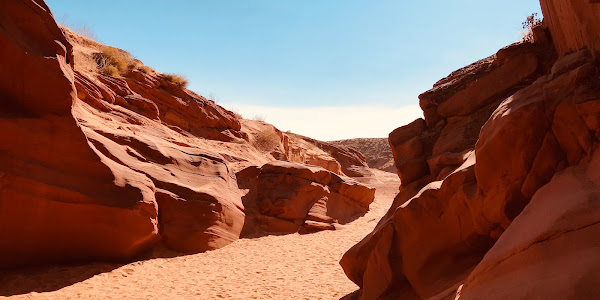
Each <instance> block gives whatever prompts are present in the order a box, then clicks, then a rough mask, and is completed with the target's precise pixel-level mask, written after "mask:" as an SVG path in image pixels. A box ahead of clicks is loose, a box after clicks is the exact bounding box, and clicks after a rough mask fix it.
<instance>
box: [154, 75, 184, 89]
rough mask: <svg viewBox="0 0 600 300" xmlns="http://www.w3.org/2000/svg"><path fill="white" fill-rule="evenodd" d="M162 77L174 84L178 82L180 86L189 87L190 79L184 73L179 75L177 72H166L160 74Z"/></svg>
mask: <svg viewBox="0 0 600 300" xmlns="http://www.w3.org/2000/svg"><path fill="white" fill-rule="evenodd" d="M159 76H160V78H162V79H164V80H166V81H168V82H171V83H173V84H176V85H178V86H180V87H183V88H185V87H187V85H188V83H189V81H188V80H187V78H185V76H183V75H179V74H175V73H165V74H160V75H159Z"/></svg>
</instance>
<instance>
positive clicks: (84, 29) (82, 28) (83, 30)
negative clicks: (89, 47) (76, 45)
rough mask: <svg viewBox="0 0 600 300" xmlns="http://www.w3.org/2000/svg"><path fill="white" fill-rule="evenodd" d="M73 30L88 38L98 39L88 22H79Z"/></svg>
mask: <svg viewBox="0 0 600 300" xmlns="http://www.w3.org/2000/svg"><path fill="white" fill-rule="evenodd" d="M73 31H74V32H75V33H77V34H79V35H80V36H82V37H84V38H86V39H88V40H92V41H94V42H95V41H97V40H98V37H97V36H96V34H95V33H94V31H93V30H92V29H91V28H90V27H89V26H87V25H86V24H79V25H77V26H75V29H74V30H73Z"/></svg>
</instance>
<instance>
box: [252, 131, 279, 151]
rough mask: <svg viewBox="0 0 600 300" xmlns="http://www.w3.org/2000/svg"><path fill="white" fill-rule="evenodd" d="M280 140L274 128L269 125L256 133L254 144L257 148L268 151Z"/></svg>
mask: <svg viewBox="0 0 600 300" xmlns="http://www.w3.org/2000/svg"><path fill="white" fill-rule="evenodd" d="M280 142H281V139H280V138H279V135H278V134H277V132H276V131H275V129H273V128H271V127H269V128H267V129H265V130H264V131H261V132H259V133H258V134H257V135H256V137H255V140H254V146H255V147H256V148H257V149H259V150H262V151H269V150H272V149H273V148H275V147H277V146H278V145H279V143H280Z"/></svg>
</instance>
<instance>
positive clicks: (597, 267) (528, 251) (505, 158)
mask: <svg viewBox="0 0 600 300" xmlns="http://www.w3.org/2000/svg"><path fill="white" fill-rule="evenodd" d="M592 2H593V1H592ZM592 2H590V1H572V2H571V1H542V4H543V7H544V13H545V14H548V16H547V19H548V21H547V22H545V23H546V24H547V26H548V27H543V26H542V27H539V28H536V29H535V30H534V33H535V36H536V42H534V43H520V44H515V45H512V46H509V47H507V48H504V49H502V50H500V51H499V52H498V53H497V54H496V55H494V56H492V57H489V58H487V59H484V60H481V61H479V62H476V63H474V64H472V65H470V66H467V67H465V68H463V69H461V70H458V71H456V72H454V73H452V74H451V75H450V76H448V77H447V78H445V79H442V80H441V81H439V82H438V83H436V84H435V86H434V88H433V89H432V90H430V91H427V92H425V93H424V94H422V95H421V96H420V104H421V107H422V108H423V111H424V116H425V118H424V119H419V120H416V121H415V122H413V123H411V124H408V125H406V126H403V127H400V128H398V129H396V130H395V131H393V132H392V133H391V134H390V137H389V141H390V145H391V146H392V150H393V153H394V159H395V163H396V167H397V169H398V174H399V176H400V178H401V179H402V187H401V190H400V193H399V194H398V196H397V197H396V199H395V202H394V204H393V205H392V207H391V208H390V210H389V212H388V213H387V214H386V216H384V218H383V219H382V220H381V221H380V222H379V224H378V226H377V227H376V229H375V230H374V231H373V232H372V233H371V234H370V235H368V236H367V237H366V238H365V239H364V240H362V241H361V242H359V243H358V244H357V245H355V246H354V247H353V248H351V249H350V250H349V251H348V252H347V253H346V254H345V255H344V257H343V258H342V260H341V265H342V267H343V268H344V271H345V272H346V274H347V275H348V277H349V278H350V279H351V280H352V281H354V282H355V283H356V284H357V285H359V286H360V288H361V290H360V292H359V293H357V294H355V295H356V296H357V297H359V298H361V299H382V298H383V299H398V298H399V299H455V298H457V297H458V298H460V299H528V298H544V299H564V298H573V297H574V298H578V299H588V298H591V297H592V296H593V295H597V293H598V288H597V287H598V284H599V283H600V279H598V277H597V276H594V275H593V274H598V272H600V258H599V257H598V256H597V255H594V254H592V253H593V252H594V251H596V250H597V249H598V245H599V244H600V238H598V237H597V232H596V231H597V229H596V227H595V224H597V223H598V221H600V220H599V219H598V211H599V210H598V203H596V202H597V196H598V194H600V188H599V187H598V185H597V182H596V181H597V177H598V174H597V171H596V170H597V160H598V154H597V149H598V145H599V143H598V141H599V139H600V88H599V87H600V71H599V70H600V64H599V62H598V61H597V59H595V58H594V54H595V49H596V48H595V47H597V46H596V45H597V44H596V38H598V36H600V32H599V31H600V27H599V26H597V25H593V24H595V22H597V20H600V18H595V17H593V16H595V14H597V10H596V9H597V4H595V3H592ZM573 14H577V17H574V16H573ZM592 18H593V20H592ZM565 32H570V33H569V34H568V35H569V38H565V37H562V36H561V34H563V33H565ZM571 37H574V38H573V39H571ZM552 40H554V42H552ZM555 45H556V46H555ZM585 48H587V49H585ZM579 49H583V50H579ZM594 153H596V154H594ZM595 230H596V231H595ZM548 286H551V287H550V288H548Z"/></svg>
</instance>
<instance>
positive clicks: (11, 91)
mask: <svg viewBox="0 0 600 300" xmlns="http://www.w3.org/2000/svg"><path fill="white" fill-rule="evenodd" d="M0 23H2V28H0V48H1V49H2V52H1V55H0V65H1V66H2V67H1V68H2V70H1V72H0V98H1V99H2V105H1V106H0V128H1V131H2V133H3V136H2V139H0V239H1V240H2V247H0V266H3V267H4V266H15V265H22V264H33V263H38V262H50V261H63V260H69V261H73V260H78V259H89V258H98V257H101V258H105V259H109V258H124V257H130V256H132V255H135V254H137V253H138V252H140V251H141V250H144V249H146V248H147V247H148V246H149V245H150V244H152V243H153V242H154V241H155V240H156V239H157V237H158V226H157V209H156V202H155V198H154V186H153V184H152V182H151V181H150V180H149V179H148V178H147V177H145V176H143V175H142V174H139V173H137V172H135V171H133V170H129V169H121V168H120V167H119V165H117V164H116V163H114V162H112V161H110V159H108V158H107V157H106V156H104V155H103V154H102V153H100V152H98V151H97V149H95V147H93V146H92V145H91V144H90V143H89V141H88V140H87V138H86V136H85V135H84V134H83V132H82V131H81V130H80V128H79V127H78V124H77V122H76V121H75V120H74V119H73V116H72V115H71V107H72V105H73V103H74V101H75V99H76V98H75V95H76V91H75V87H74V84H73V82H74V75H73V71H72V69H71V64H72V62H73V59H72V58H73V53H72V51H71V45H70V44H69V42H68V41H67V40H66V38H65V36H64V35H63V34H62V32H61V30H60V29H59V28H58V26H57V25H56V23H55V21H54V19H53V17H52V15H51V14H50V11H49V9H48V7H47V6H46V4H45V3H44V2H43V1H32V0H29V1H16V0H9V1H2V3H1V4H0ZM19 74H27V76H18V75H19ZM57 154H60V155H57Z"/></svg>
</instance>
